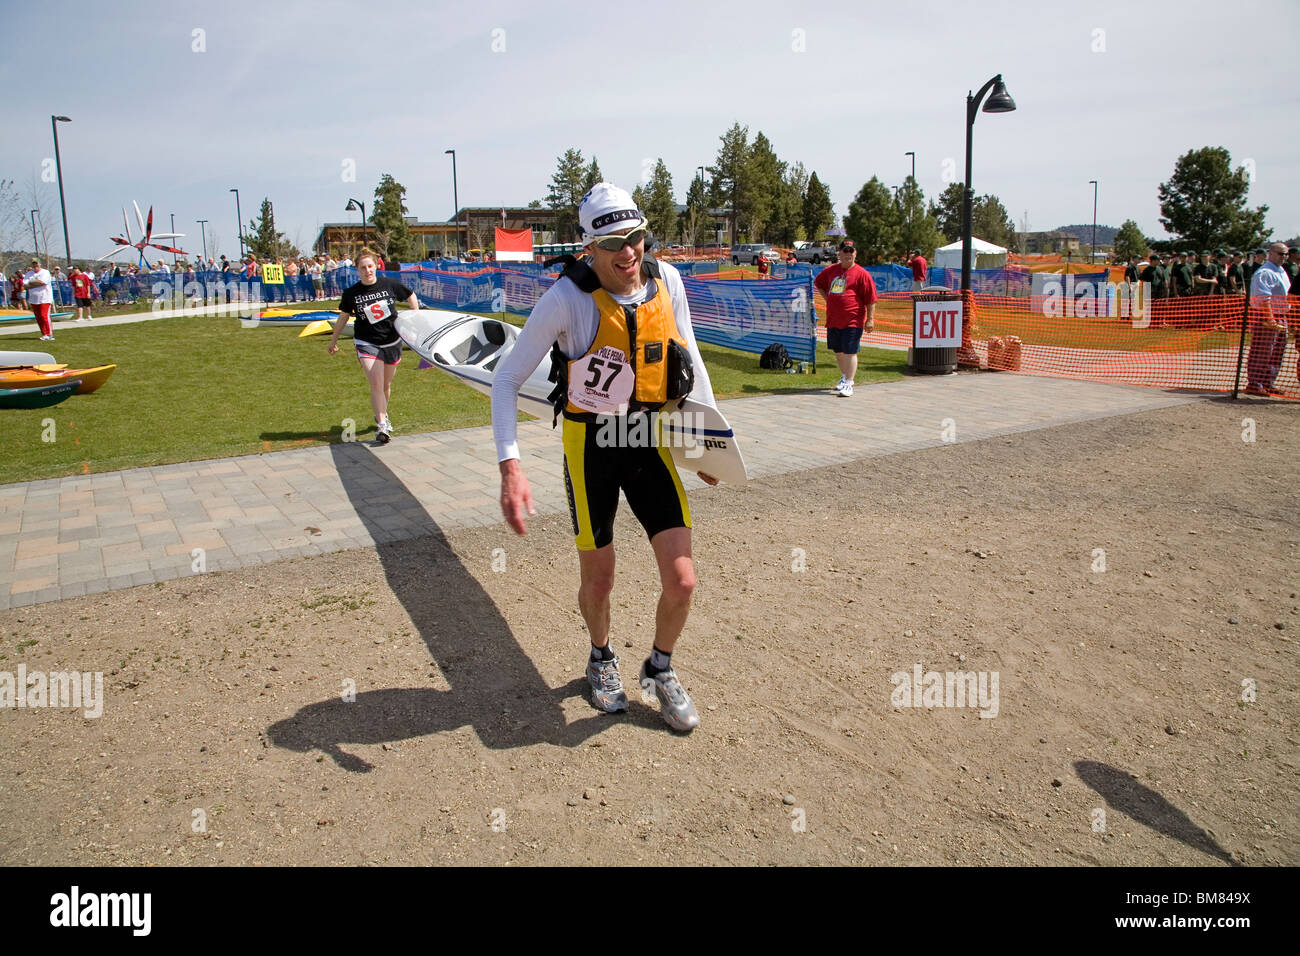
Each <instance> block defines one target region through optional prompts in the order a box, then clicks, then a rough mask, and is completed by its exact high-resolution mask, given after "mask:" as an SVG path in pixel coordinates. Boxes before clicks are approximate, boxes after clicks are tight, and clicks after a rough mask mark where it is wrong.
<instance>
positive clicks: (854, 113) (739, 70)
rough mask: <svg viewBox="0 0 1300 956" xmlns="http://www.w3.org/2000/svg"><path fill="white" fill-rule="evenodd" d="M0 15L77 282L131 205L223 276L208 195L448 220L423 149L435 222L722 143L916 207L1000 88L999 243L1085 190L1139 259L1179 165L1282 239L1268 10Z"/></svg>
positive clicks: (1284, 96) (1282, 169) (1292, 110)
mask: <svg viewBox="0 0 1300 956" xmlns="http://www.w3.org/2000/svg"><path fill="white" fill-rule="evenodd" d="M4 5H5V7H6V8H9V9H8V10H7V11H6V12H7V13H8V15H6V16H4V17H0V24H3V26H2V27H0V37H3V40H4V44H5V50H6V53H5V57H4V60H3V62H2V63H0V74H3V77H4V79H5V81H6V84H5V85H6V88H8V89H11V90H21V91H23V93H22V95H20V96H18V97H17V98H16V100H17V101H16V102H15V103H13V104H11V105H10V106H9V107H8V108H7V109H6V111H5V112H6V119H7V123H6V131H7V133H8V134H9V135H6V136H5V137H3V138H2V140H0V178H5V179H13V180H15V182H16V185H17V188H18V190H19V192H20V195H21V196H22V198H23V206H24V209H26V208H28V207H30V206H31V205H32V204H33V203H32V202H31V189H32V188H33V187H35V188H36V190H37V191H38V194H39V195H38V202H39V204H40V206H41V208H42V209H43V210H44V211H43V213H42V218H43V219H45V218H46V217H48V220H47V224H48V225H49V226H50V233H51V246H52V247H54V248H55V249H56V250H57V249H59V248H61V247H62V244H63V240H62V230H61V228H60V226H59V221H58V220H59V214H58V192H57V187H56V186H55V185H54V184H52V183H44V182H42V181H41V170H42V163H43V162H44V161H45V160H46V159H47V158H48V157H51V156H52V155H53V143H52V138H51V134H50V115H51V114H62V115H67V116H69V117H71V118H72V122H71V123H70V124H60V127H59V142H60V151H61V156H62V161H63V176H64V186H65V190H66V196H67V206H68V222H69V232H70V234H71V243H72V251H73V254H74V255H76V256H99V255H102V254H103V253H105V252H107V251H109V249H110V248H111V245H110V243H109V242H108V237H109V236H110V235H117V234H118V233H120V232H121V228H122V214H121V208H122V206H124V205H127V206H129V204H130V201H131V200H133V199H134V200H137V201H138V202H139V203H140V205H141V207H142V208H143V209H146V210H147V208H148V206H149V205H151V204H152V205H153V207H154V210H155V217H156V219H157V220H158V223H156V228H160V229H161V228H166V223H167V222H168V216H169V214H172V213H174V214H175V216H176V228H177V230H178V231H181V232H185V233H187V234H189V235H188V236H187V238H186V239H185V240H181V245H182V246H183V247H184V248H186V249H191V248H192V249H193V251H196V252H197V251H198V250H199V247H200V242H199V226H198V225H197V223H196V220H198V219H207V220H209V224H208V227H207V228H208V232H209V235H210V236H211V235H212V234H213V233H214V231H215V234H216V236H217V240H218V242H219V248H220V250H221V251H222V252H225V253H227V254H233V253H235V252H237V250H238V242H237V239H236V219H235V203H234V196H233V194H231V193H230V192H229V191H228V190H229V189H230V188H231V187H238V188H239V190H240V199H241V203H242V208H243V218H244V220H245V222H247V221H248V220H249V219H250V218H252V217H253V216H254V215H255V214H256V212H257V206H258V204H259V203H260V202H261V199H262V198H263V197H264V196H269V197H270V199H271V200H272V201H273V202H274V204H275V210H276V222H277V225H278V226H279V228H280V229H281V230H282V231H283V232H285V233H287V234H288V235H289V237H290V238H291V239H295V240H297V241H298V242H299V243H300V244H303V245H305V244H309V243H310V242H311V240H312V239H313V238H314V236H315V234H316V230H317V227H318V224H319V223H321V222H326V221H343V220H347V219H348V218H349V216H353V217H355V216H356V215H357V214H356V213H347V212H345V211H344V206H345V205H346V203H347V200H348V198H349V197H351V196H355V197H357V198H359V199H362V200H364V201H365V202H366V203H367V205H369V204H370V202H371V200H372V194H373V191H374V187H375V184H376V183H377V182H378V180H379V177H380V175H381V174H382V173H384V172H391V173H392V174H393V175H394V176H395V177H396V178H397V179H398V180H399V181H400V182H402V183H403V184H404V185H405V186H406V187H407V200H406V201H407V206H408V207H409V210H410V213H411V214H414V215H418V216H419V217H420V218H421V219H447V218H449V217H450V216H451V215H452V211H453V210H452V177H451V162H450V157H448V156H446V155H444V153H443V150H445V149H447V148H455V149H456V153H457V175H458V185H459V198H460V203H461V205H479V206H492V205H501V204H514V205H523V204H526V203H527V202H528V201H529V200H532V199H539V198H543V197H544V195H545V192H546V186H547V183H548V182H549V179H550V176H551V173H552V172H553V171H554V168H555V161H556V157H558V156H559V155H560V154H561V153H563V151H564V150H565V149H566V148H568V147H577V148H579V149H581V150H582V152H583V154H584V156H588V157H590V156H591V155H592V154H594V155H595V156H596V157H597V158H598V159H599V162H600V166H601V169H602V171H603V172H604V174H605V177H606V178H607V179H609V180H611V181H614V182H617V183H619V184H620V185H623V186H625V187H626V188H628V189H631V188H632V187H633V186H635V185H636V184H637V182H638V181H640V180H641V178H642V176H643V175H644V174H645V173H646V172H648V168H649V167H651V166H653V163H654V160H655V159H656V158H658V157H662V158H663V159H664V162H665V163H666V164H667V166H668V168H669V170H670V172H671V173H672V174H673V180H674V187H675V191H676V193H677V198H678V199H679V200H681V199H682V198H683V197H684V195H685V191H686V187H687V185H688V183H689V180H690V178H691V176H693V175H694V174H695V168H696V167H697V166H699V165H708V164H710V163H711V162H712V161H713V158H714V157H715V156H716V153H717V148H718V137H719V136H720V135H721V134H722V133H723V131H724V130H726V129H727V128H728V127H729V126H730V125H731V124H732V123H733V122H740V123H741V124H742V125H747V126H748V127H749V130H750V133H751V136H752V135H753V134H754V133H756V132H757V131H759V130H762V131H763V132H764V133H765V134H766V135H767V136H768V138H769V139H770V140H772V142H773V145H774V147H775V148H776V151H777V154H778V155H779V156H780V157H781V158H782V159H785V160H791V161H793V160H801V161H802V162H803V163H804V164H805V166H807V167H808V168H809V169H810V170H816V171H817V173H818V175H819V177H821V178H822V179H823V180H824V181H825V182H827V183H828V185H829V186H830V189H831V197H832V199H833V201H834V203H835V207H836V212H837V214H843V212H844V211H845V208H846V207H847V205H848V202H849V201H850V200H851V199H852V198H853V196H854V195H855V194H856V192H857V190H858V189H859V188H860V187H861V186H862V184H863V183H864V182H865V181H866V180H867V179H869V178H870V177H871V176H872V175H873V174H874V175H877V176H879V177H880V178H881V179H882V180H883V181H884V182H886V183H888V184H890V185H898V184H900V183H901V182H902V181H903V179H904V177H905V176H906V175H907V174H908V172H909V171H910V162H911V161H910V159H909V158H908V157H906V156H905V155H904V154H905V153H906V152H907V151H908V150H914V151H915V152H916V172H917V179H918V180H919V182H920V184H921V187H922V189H924V190H925V193H926V195H927V197H928V198H933V197H934V196H935V195H937V194H938V192H939V191H940V190H941V189H942V188H943V186H944V185H945V183H946V181H947V180H946V179H945V176H947V177H950V178H951V177H954V176H955V177H957V178H960V177H961V176H962V174H963V163H964V158H963V157H964V149H965V141H964V136H965V118H964V109H965V95H966V93H967V91H968V90H972V89H977V88H978V87H979V86H980V85H981V84H982V83H983V82H984V81H985V80H986V79H988V78H989V77H991V76H992V75H993V74H995V73H999V72H1000V73H1002V74H1003V76H1004V78H1005V81H1006V84H1007V87H1008V89H1009V90H1010V92H1011V94H1012V96H1013V97H1014V98H1015V101H1016V104H1017V106H1018V109H1017V111H1016V112H1014V113H1009V114H1000V115H994V114H981V115H980V117H979V119H978V120H977V121H976V124H975V151H974V157H975V163H974V187H975V190H976V192H977V193H984V192H992V193H995V194H997V195H998V196H999V197H1000V198H1001V199H1002V201H1003V203H1004V204H1005V205H1006V206H1007V208H1008V210H1009V211H1010V212H1011V214H1012V217H1013V218H1014V219H1015V220H1016V221H1017V223H1018V224H1019V223H1020V222H1021V220H1022V219H1023V218H1024V217H1025V215H1026V214H1027V215H1028V222H1029V227H1030V228H1031V229H1046V228H1052V227H1054V226H1057V225H1060V224H1063V223H1068V222H1088V221H1090V220H1091V218H1092V198H1093V190H1092V187H1091V186H1090V185H1089V184H1088V181H1089V180H1090V179H1096V180H1098V181H1099V182H1100V186H1099V200H1098V211H1097V217H1098V221H1099V222H1101V223H1109V224H1111V225H1119V224H1120V222H1122V221H1123V220H1124V219H1126V218H1133V219H1135V220H1137V222H1138V224H1139V225H1140V226H1141V227H1142V228H1143V230H1144V231H1145V232H1146V233H1147V234H1148V235H1156V236H1160V235H1163V230H1162V229H1161V228H1160V225H1159V207H1158V201H1157V198H1156V187H1157V185H1158V184H1159V183H1160V182H1162V181H1163V180H1165V179H1167V178H1168V177H1169V175H1170V174H1171V172H1172V170H1173V167H1174V162H1175V160H1176V159H1177V158H1178V156H1179V155H1180V154H1182V153H1184V152H1186V151H1187V150H1188V149H1194V148H1199V147H1202V146H1224V147H1227V148H1228V150H1229V151H1230V152H1231V154H1232V157H1233V161H1234V163H1235V164H1240V163H1243V162H1246V161H1247V160H1250V161H1251V162H1252V163H1253V166H1254V170H1255V177H1256V179H1255V183H1254V185H1253V186H1252V188H1251V192H1250V196H1249V202H1250V204H1251V205H1252V206H1254V205H1258V204H1260V203H1267V204H1268V206H1269V207H1270V211H1269V213H1268V217H1267V221H1268V223H1269V225H1270V226H1271V227H1273V230H1274V233H1275V234H1276V235H1278V236H1281V237H1289V236H1292V235H1295V234H1297V233H1300V149H1298V148H1297V133H1296V128H1297V126H1296V122H1295V120H1294V118H1293V117H1294V116H1295V114H1296V106H1297V103H1296V100H1297V93H1296V88H1295V86H1296V84H1295V81H1296V78H1297V70H1296V67H1295V58H1296V46H1295V37H1296V36H1297V35H1300V29H1298V28H1300V4H1295V3H1287V2H1275V3H1274V2H1269V3H1258V4H1250V3H1241V4H1222V3H1189V2H1180V3H1178V4H1174V5H1157V6H1146V5H1143V6H1140V7H1139V6H1137V5H1130V4H1120V3H1113V4H1112V3H1098V4H1094V5H1092V6H1091V7H1089V8H1087V9H1084V8H1083V5H1081V4H1078V3H1069V4H1054V3H1038V4H1029V3H1024V2H1020V3H1015V4H1000V3H996V2H994V3H985V4H982V5H980V6H978V7H976V6H974V5H966V4H961V5H958V4H956V3H952V4H937V3H936V4H926V3H918V2H910V3H896V2H895V3H887V4H875V3H872V4H865V3H860V2H859V3H842V2H838V0H822V2H818V3H814V4H799V5H796V4H792V3H788V2H785V3H768V2H762V0H751V2H746V3H730V2H714V3H710V4H701V3H683V2H678V0H665V2H660V3H655V4H642V3H637V4H632V3H621V4H613V3H605V4H583V5H577V4H555V3H521V2H503V3H490V2H483V3H477V4H466V3H444V2H432V3H419V4H417V3H406V4H402V3H383V2H380V3H365V4H357V3H351V2H341V0H339V2H312V3H294V2H277V3H274V4H264V3H244V2H232V3H228V4H222V5H216V4H206V3H205V4H194V3H190V4H187V3H180V2H174V0H173V2H152V0H142V2H133V3H130V4H120V5H117V4H115V5H110V6H107V7H106V6H104V5H102V4H91V3H81V4H78V3H69V2H49V3H44V4H42V5H41V7H40V9H39V12H38V13H37V14H36V16H38V17H39V19H40V20H41V21H42V22H44V23H46V24H48V25H49V31H48V34H46V35H45V36H44V37H43V38H42V37H40V36H39V35H38V34H33V33H30V32H29V31H27V30H26V29H24V30H23V31H22V32H21V37H20V36H19V35H17V34H16V32H15V24H16V23H17V22H18V18H16V17H15V16H14V15H13V14H14V8H13V7H11V5H10V3H9V2H8V0H5V4H4ZM349 163H355V177H356V178H355V181H347V180H346V179H345V175H346V173H347V171H348V169H349ZM159 223H160V224H161V225H159ZM132 231H133V232H134V223H133V225H132ZM26 235H27V238H26V240H25V241H24V240H23V239H22V238H21V235H20V236H18V237H14V238H16V240H17V242H19V243H21V244H22V245H24V246H29V245H30V230H28V231H27V233H26ZM191 237H192V238H191ZM3 238H6V239H8V238H11V237H8V236H6V237H3ZM209 249H211V240H210V245H209Z"/></svg>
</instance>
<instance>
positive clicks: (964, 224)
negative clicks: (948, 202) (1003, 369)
mask: <svg viewBox="0 0 1300 956" xmlns="http://www.w3.org/2000/svg"><path fill="white" fill-rule="evenodd" d="M989 90H992V91H993V93H992V95H991V96H989V99H988V102H987V103H985V104H984V109H983V111H984V112H985V113H1010V112H1011V111H1012V110H1014V109H1015V108H1016V101H1015V100H1013V99H1012V98H1011V94H1010V93H1008V92H1007V88H1006V86H1005V85H1004V84H1003V82H1002V74H1001V73H999V74H998V75H997V76H995V77H993V79H991V80H989V81H988V82H987V83H985V84H984V85H983V86H981V87H980V90H979V92H978V93H976V94H975V95H974V96H971V95H970V93H967V94H966V189H965V191H964V192H963V193H962V200H961V291H962V293H963V295H962V298H963V300H964V299H965V298H966V296H965V293H968V292H970V259H971V254H970V253H971V241H970V240H971V206H972V205H973V203H974V194H973V193H972V192H971V185H970V177H971V144H972V139H973V137H974V134H975V117H976V115H977V114H978V113H979V112H980V101H981V100H983V99H984V94H985V93H988V92H989ZM967 327H969V326H968V325H967V324H966V323H963V329H965V328H967Z"/></svg>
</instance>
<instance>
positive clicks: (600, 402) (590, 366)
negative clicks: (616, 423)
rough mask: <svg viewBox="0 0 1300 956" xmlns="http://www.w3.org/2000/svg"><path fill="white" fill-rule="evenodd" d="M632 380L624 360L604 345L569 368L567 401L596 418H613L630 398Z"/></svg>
mask: <svg viewBox="0 0 1300 956" xmlns="http://www.w3.org/2000/svg"><path fill="white" fill-rule="evenodd" d="M633 378H634V376H633V374H632V368H631V366H630V365H629V364H628V361H627V356H626V355H625V354H624V353H623V352H622V350H620V349H616V348H613V347H612V346H608V345H606V346H604V347H603V348H601V349H600V350H598V351H596V352H594V353H592V354H591V355H588V356H586V357H585V358H583V359H580V360H579V361H577V362H574V363H573V364H572V365H571V366H570V367H569V401H571V402H573V404H574V405H576V406H578V407H579V408H581V409H585V410H586V411H589V412H595V413H596V414H605V415H612V414H617V413H618V412H619V411H621V410H626V407H627V403H628V400H629V399H630V398H631V397H632V385H633Z"/></svg>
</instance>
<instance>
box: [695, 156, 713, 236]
mask: <svg viewBox="0 0 1300 956" xmlns="http://www.w3.org/2000/svg"><path fill="white" fill-rule="evenodd" d="M695 168H696V169H697V170H698V171H699V173H700V191H701V192H703V191H704V167H703V166H696V167H695ZM708 209H709V200H708V197H707V196H706V197H705V199H704V210H705V213H706V214H707V213H708ZM691 238H692V239H698V238H699V236H692V237H691ZM714 238H715V239H716V238H717V236H714ZM695 253H696V250H695V248H694V247H693V246H692V247H691V255H695Z"/></svg>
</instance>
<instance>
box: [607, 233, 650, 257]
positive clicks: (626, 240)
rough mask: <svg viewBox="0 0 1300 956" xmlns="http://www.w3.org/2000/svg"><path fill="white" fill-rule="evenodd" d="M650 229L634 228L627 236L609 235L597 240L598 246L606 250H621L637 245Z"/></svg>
mask: <svg viewBox="0 0 1300 956" xmlns="http://www.w3.org/2000/svg"><path fill="white" fill-rule="evenodd" d="M647 232H649V230H648V229H644V228H642V229H633V230H632V231H631V232H629V233H628V234H627V235H625V236H607V237H606V238H604V239H597V240H596V247H597V248H598V249H604V250H605V251H606V252H621V251H622V249H623V247H624V246H635V245H636V244H637V243H639V242H640V241H641V240H642V239H644V238H645V237H646V233H647Z"/></svg>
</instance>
